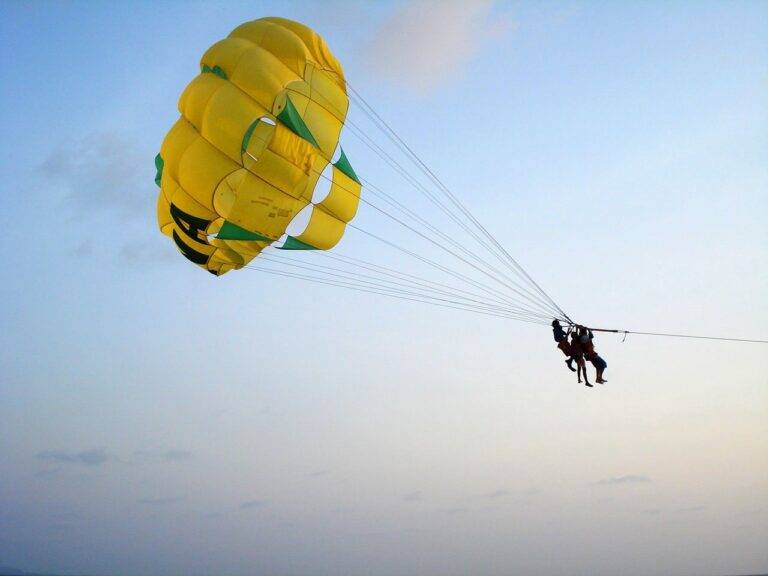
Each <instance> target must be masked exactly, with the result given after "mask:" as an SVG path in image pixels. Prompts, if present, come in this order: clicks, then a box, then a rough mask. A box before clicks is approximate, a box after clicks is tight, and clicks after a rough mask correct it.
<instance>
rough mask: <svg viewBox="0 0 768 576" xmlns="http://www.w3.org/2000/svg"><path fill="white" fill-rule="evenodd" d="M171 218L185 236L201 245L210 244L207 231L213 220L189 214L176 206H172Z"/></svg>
mask: <svg viewBox="0 0 768 576" xmlns="http://www.w3.org/2000/svg"><path fill="white" fill-rule="evenodd" d="M171 218H173V221H174V222H176V226H178V227H179V230H181V231H182V232H184V234H186V235H187V236H189V237H190V238H191V239H192V240H194V241H195V242H200V243H201V244H208V238H206V236H205V230H206V228H208V225H209V224H210V223H211V222H212V221H211V220H206V219H205V218H198V217H197V216H192V214H187V213H186V212H184V210H182V209H181V208H179V207H178V206H176V205H175V204H171Z"/></svg>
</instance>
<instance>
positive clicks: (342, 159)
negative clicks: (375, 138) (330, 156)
mask: <svg viewBox="0 0 768 576" xmlns="http://www.w3.org/2000/svg"><path fill="white" fill-rule="evenodd" d="M339 150H340V151H341V156H339V159H338V160H337V161H336V163H335V164H334V166H336V168H338V169H339V170H341V171H342V172H343V173H344V174H346V175H347V176H349V177H350V178H352V180H354V181H355V182H357V183H358V184H360V180H359V179H358V178H357V174H355V171H354V170H353V169H352V164H350V163H349V159H348V158H347V155H346V154H344V149H343V148H342V147H341V146H339Z"/></svg>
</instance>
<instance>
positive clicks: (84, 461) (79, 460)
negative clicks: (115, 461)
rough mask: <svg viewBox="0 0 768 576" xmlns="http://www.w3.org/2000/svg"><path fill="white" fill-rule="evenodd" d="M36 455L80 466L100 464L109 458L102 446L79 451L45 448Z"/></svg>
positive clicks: (41, 458)
mask: <svg viewBox="0 0 768 576" xmlns="http://www.w3.org/2000/svg"><path fill="white" fill-rule="evenodd" d="M37 457H38V458H39V459H40V460H48V461H51V462H56V463H58V464H76V465H81V466H100V465H102V464H104V463H105V462H107V461H108V460H109V459H110V457H109V455H108V454H107V451H106V450H105V449H104V448H92V449H90V450H81V451H80V452H69V451H67V450H45V451H43V452H38V454H37Z"/></svg>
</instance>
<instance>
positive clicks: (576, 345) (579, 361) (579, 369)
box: [571, 326, 592, 388]
mask: <svg viewBox="0 0 768 576" xmlns="http://www.w3.org/2000/svg"><path fill="white" fill-rule="evenodd" d="M582 330H586V329H585V328H584V327H583V326H579V327H578V328H577V330H576V331H574V332H571V355H572V357H573V359H574V360H576V374H577V376H578V378H579V384H581V375H582V373H583V374H584V385H585V386H589V387H590V388H592V384H590V383H589V378H588V377H587V365H586V364H585V362H584V352H585V348H586V347H587V346H588V345H589V336H586V337H582V336H583V335H582V334H581V332H582ZM582 340H585V341H586V344H582Z"/></svg>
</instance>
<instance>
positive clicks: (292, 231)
mask: <svg viewBox="0 0 768 576" xmlns="http://www.w3.org/2000/svg"><path fill="white" fill-rule="evenodd" d="M313 208H314V207H313V206H312V204H307V205H306V206H305V207H304V208H302V209H301V210H299V212H298V213H297V214H296V216H294V217H293V220H291V222H290V224H288V227H287V228H286V229H285V233H286V234H287V235H288V236H294V237H296V236H300V235H301V233H302V232H304V230H306V229H307V226H309V217H310V216H312V209H313ZM284 240H285V239H283V241H284Z"/></svg>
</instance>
